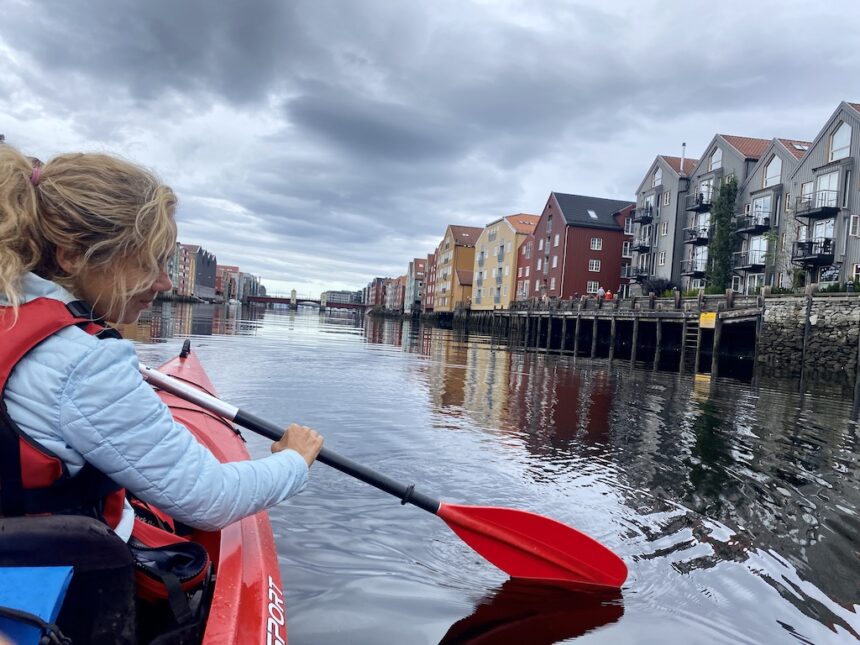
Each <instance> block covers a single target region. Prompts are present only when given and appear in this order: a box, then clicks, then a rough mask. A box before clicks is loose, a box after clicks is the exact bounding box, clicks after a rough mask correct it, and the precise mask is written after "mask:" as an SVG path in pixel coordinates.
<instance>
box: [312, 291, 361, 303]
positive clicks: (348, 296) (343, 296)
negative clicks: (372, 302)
mask: <svg viewBox="0 0 860 645" xmlns="http://www.w3.org/2000/svg"><path fill="white" fill-rule="evenodd" d="M323 297H325V301H326V302H327V303H328V304H361V303H362V302H364V301H363V300H362V297H363V294H362V292H361V291H325V292H323V294H322V295H321V296H320V299H322V298H323Z"/></svg>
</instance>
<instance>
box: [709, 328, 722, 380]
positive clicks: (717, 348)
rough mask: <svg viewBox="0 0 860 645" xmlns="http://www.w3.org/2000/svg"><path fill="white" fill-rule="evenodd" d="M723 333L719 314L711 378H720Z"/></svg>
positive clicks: (712, 356) (713, 348) (713, 347)
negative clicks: (719, 368)
mask: <svg viewBox="0 0 860 645" xmlns="http://www.w3.org/2000/svg"><path fill="white" fill-rule="evenodd" d="M722 333H723V321H722V319H721V318H720V314H719V313H718V314H717V319H716V320H715V321H714V343H713V345H712V349H711V378H716V377H717V376H718V374H717V372H718V366H719V364H720V361H719V351H720V336H721V335H722Z"/></svg>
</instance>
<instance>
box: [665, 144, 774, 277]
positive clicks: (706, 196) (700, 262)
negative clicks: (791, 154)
mask: <svg viewBox="0 0 860 645" xmlns="http://www.w3.org/2000/svg"><path fill="white" fill-rule="evenodd" d="M769 145H770V140H769V139H754V138H751V137H738V136H734V135H728V134H717V135H715V136H714V138H713V139H711V142H710V143H709V144H708V146H707V147H706V148H705V154H703V155H702V157H701V159H699V162H698V163H697V164H696V167H695V168H694V169H693V171H692V172H691V173H690V186H689V189H688V191H687V195H686V196H685V198H684V210H685V211H686V213H687V217H686V220H687V221H686V226H685V227H684V230H683V238H682V244H683V245H684V251H683V252H682V253H683V256H682V260H681V283H682V287H683V289H685V290H686V289H697V288H701V287H704V286H705V273H706V272H707V268H708V245H709V244H710V241H711V239H712V238H713V226H712V225H711V208H712V206H713V203H714V200H715V199H716V196H717V193H718V192H719V189H720V186H722V185H723V184H724V183H725V182H727V181H729V180H730V179H732V178H734V179H735V181H737V183H738V185H740V184H742V183H743V182H745V181H746V179H747V177H748V176H749V174H750V171H751V169H752V167H753V166H754V165H755V164H756V163H757V162H758V160H759V159H760V158H761V156H762V154H763V153H764V151H765V149H767V147H768V146H769Z"/></svg>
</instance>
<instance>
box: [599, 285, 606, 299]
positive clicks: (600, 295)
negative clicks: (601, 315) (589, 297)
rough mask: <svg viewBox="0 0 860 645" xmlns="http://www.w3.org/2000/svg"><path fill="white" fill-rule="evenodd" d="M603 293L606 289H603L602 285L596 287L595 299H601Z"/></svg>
mask: <svg viewBox="0 0 860 645" xmlns="http://www.w3.org/2000/svg"><path fill="white" fill-rule="evenodd" d="M605 295H606V289H604V288H603V287H602V286H600V287H597V299H598V300H603V297H604V296H605Z"/></svg>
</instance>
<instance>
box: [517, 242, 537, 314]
mask: <svg viewBox="0 0 860 645" xmlns="http://www.w3.org/2000/svg"><path fill="white" fill-rule="evenodd" d="M534 248H535V235H534V233H533V232H532V233H529V234H528V235H526V237H525V239H523V243H522V244H520V248H519V249H517V293H516V299H517V300H528V299H529V298H530V297H531V289H530V287H531V272H532V267H531V264H532V254H533V253H534Z"/></svg>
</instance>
